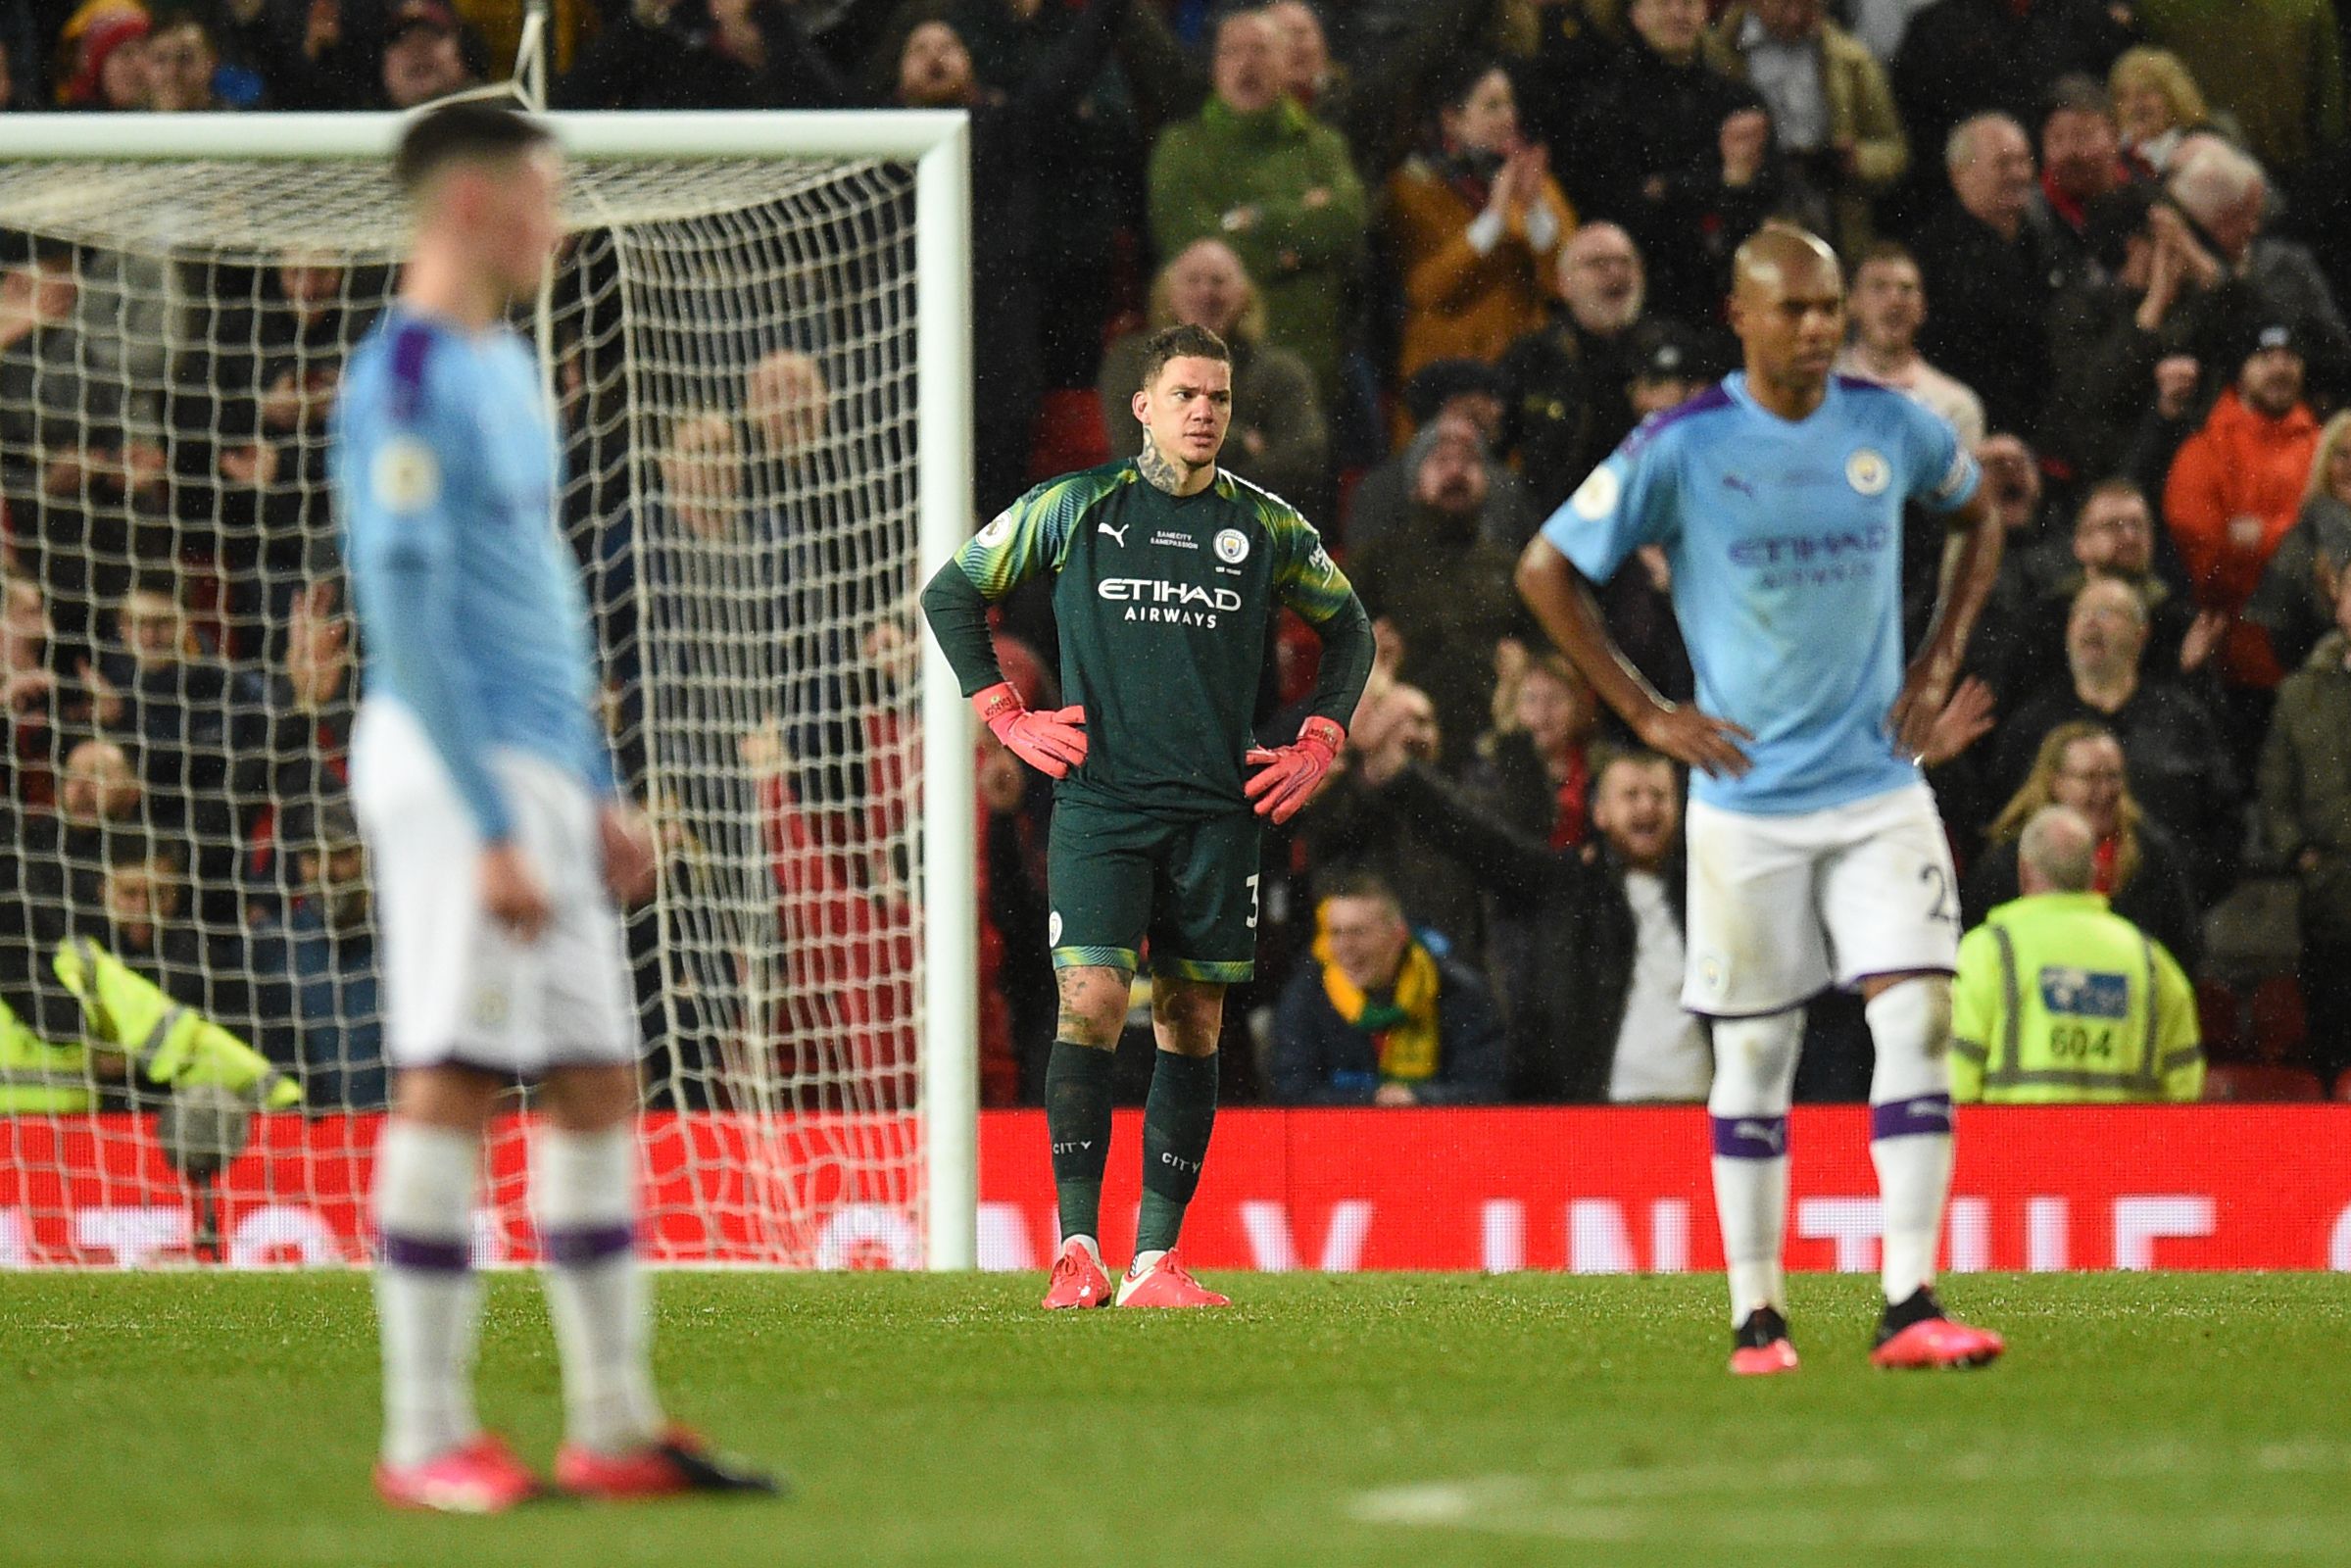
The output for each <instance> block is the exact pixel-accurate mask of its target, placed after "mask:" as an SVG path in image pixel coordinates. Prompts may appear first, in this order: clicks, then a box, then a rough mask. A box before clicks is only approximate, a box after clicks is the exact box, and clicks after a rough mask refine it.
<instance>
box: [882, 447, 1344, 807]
mask: <svg viewBox="0 0 2351 1568" xmlns="http://www.w3.org/2000/svg"><path fill="white" fill-rule="evenodd" d="M1042 572H1051V573H1053V613H1054V616H1055V619H1056V620H1057V621H1058V623H1059V626H1060V638H1061V649H1060V654H1061V691H1062V696H1061V700H1062V701H1063V702H1064V703H1069V704H1075V705H1076V706H1078V707H1081V708H1083V709H1084V710H1085V711H1086V743H1087V755H1086V761H1085V765H1084V766H1082V767H1079V768H1076V769H1074V770H1072V771H1071V773H1070V775H1069V777H1067V778H1066V779H1064V780H1062V782H1061V784H1060V786H1059V798H1060V799H1065V800H1076V801H1083V802H1087V803H1090V804H1096V805H1102V806H1107V807H1113V808H1120V809H1134V810H1143V811H1151V812H1162V813H1167V812H1181V813H1186V814H1194V815H1204V814H1208V813H1211V812H1219V811H1229V810H1232V809H1236V808H1242V807H1245V806H1246V804H1247V803H1246V798H1245V797H1244V795H1243V793H1242V781H1243V779H1244V777H1245V776H1246V772H1247V770H1246V769H1245V767H1244V766H1243V763H1242V758H1243V756H1244V754H1245V753H1247V752H1248V750H1249V747H1250V746H1251V745H1253V744H1255V741H1254V739H1253V738H1252V736H1251V734H1250V729H1249V720H1250V712H1251V710H1252V709H1253V708H1254V706H1255V704H1256V698H1257V689H1258V682H1259V678H1260V676H1261V675H1262V674H1263V672H1264V663H1265V657H1266V650H1267V647H1268V645H1269V638H1268V635H1267V634H1268V630H1269V628H1270V625H1271V623H1272V620H1273V617H1274V615H1275V613H1276V612H1277V611H1279V610H1280V609H1281V608H1282V607H1283V606H1285V605H1287V606H1288V607H1290V608H1291V609H1293V610H1295V611H1297V612H1298V613H1299V614H1300V615H1301V616H1303V617H1304V618H1305V619H1306V620H1307V621H1308V622H1309V623H1311V624H1312V625H1314V626H1315V627H1316V628H1317V629H1318V630H1319V631H1320V633H1321V636H1322V640H1323V659H1322V667H1321V670H1320V673H1319V675H1318V678H1317V680H1316V684H1315V690H1314V693H1313V695H1312V697H1311V699H1310V700H1309V707H1310V708H1311V710H1312V711H1314V712H1317V713H1322V714H1324V715H1325V716H1328V717H1330V718H1332V719H1334V720H1336V721H1337V722H1339V723H1340V724H1343V725H1344V724H1346V723H1347V721H1348V719H1349V718H1350V717H1351V716H1352V715H1353V711H1354V706H1355V702H1356V699H1357V698H1358V697H1360V696H1361V695H1362V691H1363V682H1364V679H1365V677H1366V676H1367V675H1368V674H1369V673H1370V669H1371V629H1370V623H1369V621H1368V620H1367V619H1366V617H1365V615H1364V613H1363V606H1362V604H1361V602H1360V601H1358V600H1357V599H1356V598H1355V592H1354V590H1353V589H1352V588H1351V587H1349V586H1348V585H1347V577H1346V575H1345V574H1344V573H1342V572H1341V571H1340V569H1339V567H1338V565H1337V564H1334V563H1333V562H1332V560H1331V557H1330V554H1329V553H1328V552H1327V551H1325V550H1324V549H1323V546H1322V539H1321V537H1320V536H1319V535H1318V534H1316V533H1315V531H1314V527H1313V525H1312V524H1311V523H1309V522H1307V521H1306V519H1305V518H1304V517H1302V516H1300V515H1298V512H1297V510H1296V509H1295V508H1293V507H1291V506H1290V504H1289V503H1287V502H1285V501H1283V500H1282V499H1281V498H1280V497H1278V496H1274V495H1270V494H1268V493H1267V492H1265V491H1263V490H1260V489H1258V488H1257V487H1256V486H1254V485H1252V484H1249V482H1247V481H1246V480H1242V479H1236V478H1234V477H1233V476H1232V475H1231V474H1228V473H1225V472H1224V471H1223V470H1221V469H1219V470H1218V471H1217V474H1216V477H1215V479H1214V480H1213V481H1212V482H1211V483H1210V484H1209V486H1208V488H1206V489H1205V490H1202V491H1201V492H1200V494H1198V495H1193V496H1181V497H1179V496H1172V495H1169V494H1167V493H1166V492H1165V491H1163V490H1160V489H1157V488H1156V487H1154V486H1153V485H1152V484H1151V482H1150V481H1149V480H1147V479H1145V478H1144V477H1143V473H1142V470H1141V469H1140V468H1139V467H1138V466H1137V465H1136V463H1135V460H1133V459H1131V458H1130V459H1127V460H1125V461H1122V462H1118V463H1111V464H1105V465H1104V466H1102V467H1099V468H1087V469H1085V470H1083V471H1081V472H1077V473H1071V474H1065V475H1063V476H1062V477H1060V478H1058V479H1051V480H1048V481H1047V482H1045V483H1044V484H1041V485H1039V486H1037V487H1036V488H1035V489H1033V490H1031V491H1030V492H1029V493H1028V494H1026V495H1024V496H1022V497H1021V498H1020V499H1019V500H1018V501H1016V502H1014V503H1013V504H1012V505H1011V506H1010V507H1008V508H1006V509H1005V510H1004V512H1003V513H1002V514H1001V515H998V516H997V517H996V519H995V520H994V521H992V522H990V523H989V524H988V525H987V526H986V527H985V528H982V529H981V530H980V531H979V533H978V535H977V536H976V537H974V538H973V539H972V540H971V541H970V543H968V544H966V545H965V546H964V547H963V549H962V551H961V552H960V553H959V554H958V555H957V556H956V558H955V560H954V561H951V562H949V563H948V564H947V565H946V566H944V567H942V568H941V570H940V571H939V573H938V575H937V576H935V577H933V578H932V579H931V583H930V586H929V587H928V588H926V589H925V590H924V592H923V596H922V602H923V610H924V613H926V614H927V615H928V616H929V618H930V622H931V628H932V631H933V633H934V634H935V635H936V636H937V637H938V638H939V643H940V646H941V648H942V649H943V650H944V651H945V652H946V654H947V657H948V660H949V662H951V663H953V664H954V666H955V673H956V676H957V678H958V679H959V680H960V682H961V684H962V687H963V693H964V695H965V696H966V697H968V696H970V695H972V694H974V693H976V692H980V691H983V690H985V689H986V688H988V687H989V686H991V685H994V684H995V683H996V682H997V681H999V680H1001V679H1003V676H1002V674H1001V673H1000V672H999V671H998V668H997V663H996V659H995V655H994V651H993V649H992V648H991V646H990V644H989V641H988V632H987V621H986V606H987V604H989V603H993V602H995V601H997V600H1000V599H1002V598H1004V595H1006V594H1007V593H1009V592H1011V591H1012V589H1013V588H1014V587H1016V586H1017V585H1018V584H1020V583H1021V582H1023V581H1025V580H1027V579H1028V578H1031V577H1034V576H1036V575H1038V574H1039V573H1042ZM1277 739H1278V740H1279V741H1287V740H1289V739H1290V737H1289V736H1287V735H1283V736H1280V737H1277Z"/></svg>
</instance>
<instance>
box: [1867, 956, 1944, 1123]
mask: <svg viewBox="0 0 2351 1568" xmlns="http://www.w3.org/2000/svg"><path fill="white" fill-rule="evenodd" d="M1867 1012H1868V1016H1869V1024H1870V1043H1871V1044H1872V1045H1873V1046H1874V1047H1876V1049H1877V1054H1878V1062H1877V1066H1876V1067H1875V1068H1874V1069H1873V1070H1872V1072H1871V1074H1870V1099H1871V1101H1872V1102H1873V1103H1880V1104H1883V1103H1886V1102H1888V1101H1895V1100H1912V1099H1916V1098H1918V1097H1919V1096H1922V1095H1940V1094H1948V1093H1949V1092H1950V1086H1951V1074H1950V1054H1951V977H1950V976H1949V975H1943V974H1914V975H1905V976H1903V977H1902V978H1900V979H1898V980H1896V981H1895V982H1894V983H1892V984H1891V985H1888V986H1886V987H1885V988H1884V989H1882V990H1880V991H1879V992H1878V994H1877V995H1876V996H1873V997H1871V998H1870V1000H1869V1004H1868V1007H1867Z"/></svg>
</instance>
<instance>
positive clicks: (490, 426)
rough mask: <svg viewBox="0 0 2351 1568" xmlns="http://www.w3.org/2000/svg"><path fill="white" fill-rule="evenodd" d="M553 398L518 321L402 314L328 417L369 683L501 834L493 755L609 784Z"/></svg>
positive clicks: (357, 358) (489, 832) (348, 373)
mask: <svg viewBox="0 0 2351 1568" xmlns="http://www.w3.org/2000/svg"><path fill="white" fill-rule="evenodd" d="M545 406H546V405H545V393H544V392H543V390H542V388H541V386H540V381H539V374H538V369H537V368H536V366H535V364H534V362H533V361H532V359H531V356H530V353H529V351H528V350H526V349H525V348H524V347H523V345H522V341H521V339H520V338H518V337H516V336H515V335H514V333H513V332H511V331H509V330H507V329H505V328H504V327H499V328H494V329H492V330H490V331H486V332H481V333H470V332H466V331H465V330H464V329H462V328H460V327H458V326H456V325H454V324H452V323H450V322H447V321H443V320H436V319H430V318H427V317H422V316H418V315H416V314H415V313H413V312H410V311H407V310H403V309H400V308H397V307H396V308H394V309H393V310H391V311H389V312H387V313H386V314H385V317H384V319H383V320H381V321H380V322H378V323H377V325H376V327H375V329H374V331H372V332H370V333H369V334H368V335H367V340H366V341H365V342H364V343H362V344H361V345H360V347H359V348H358V349H357V350H356V351H355V352H354V353H353V354H352V356H351V362H350V365H349V367H348V368H346V369H345V371H344V375H343V387H342V392H341V395H340V396H339V397H338V398H337V399H336V403H335V411H334V421H333V428H332V440H333V448H332V451H333V458H332V468H333V480H334V496H335V509H336V514H337V515H338V517H339V518H340V520H341V526H342V530H343V559H344V562H345V564H346V566H347V568H348V570H349V572H350V577H351V594H352V603H353V607H354V609H355V610H356V612H357V613H358V618H359V626H360V636H361V643H362V647H363V648H364V649H365V651H366V655H367V690H368V694H369V695H370V696H371V697H389V698H391V699H393V700H395V701H397V702H399V703H401V704H403V705H404V706H406V707H407V708H408V709H410V710H411V711H413V712H415V713H416V717H417V719H418V720H419V721H420V722H421V723H422V724H423V726H424V731H425V733H426V735H428V736H429V737H430V738H431V740H432V743H433V746H434V749H435V750H436V751H438V752H439V753H440V755H441V759H442V760H443V761H444V762H445V763H446V764H447V765H448V768H449V771H450V774H451V776H452V777H453V778H454V779H455V780H456V782H457V787H458V791H459V793H460V794H461V795H463V796H464V797H465V805H466V807H467V808H468V809H470V810H471V812H472V813H473V818H474V821H475V822H476V824H477V825H478V826H479V827H480V828H481V831H482V834H483V836H484V838H486V839H489V840H492V841H496V840H499V839H503V838H506V837H508V836H509V835H510V834H511V833H512V831H513V826H514V823H513V818H512V815H511V814H510V810H509V804H508V802H507V800H506V796H505V791H504V790H503V789H502V788H501V786H500V785H499V782H498V779H497V776H496V775H495V774H494V773H493V772H492V771H491V769H490V765H489V760H490V756H491V754H492V753H493V752H494V751H496V750H498V749H500V748H513V749H515V750H518V751H522V752H525V753H528V754H530V755H532V756H535V757H539V758H543V759H545V760H549V761H552V762H554V763H556V764H558V765H559V766H561V767H563V768H565V769H566V770H568V771H570V772H572V773H574V774H576V775H577V776H578V777H579V778H580V779H581V780H582V781H583V782H585V783H586V784H588V785H589V786H590V787H591V788H592V789H595V790H598V791H606V790H609V789H610V788H611V787H612V760H611V758H610V756H609V754H608V753H607V751H606V749H605V742H604V738H603V735H602V734H601V732H600V731H599V729H598V727H597V724H596V722H595V719H594V716H593V711H592V709H591V706H590V704H591V700H592V698H593V695H594V692H595V682H596V666H595V662H594V656H593V653H592V651H591V648H590V645H589V639H588V609H587V603H586V600H585V598H584V596H583V595H582V594H581V592H580V587H579V572H578V567H577V566H576V564H574V563H573V561H572V560H571V556H570V553H569V551H567V550H566V549H565V548H564V547H563V541H562V540H561V539H560V538H558V537H557V535H556V531H555V522H554V507H555V496H556V489H557V484H558V479H559V473H560V470H561V460H560V459H559V458H558V456H557V453H556V445H555V434H554V431H553V430H552V429H550V427H549V424H548V420H547V417H546V413H545Z"/></svg>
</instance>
